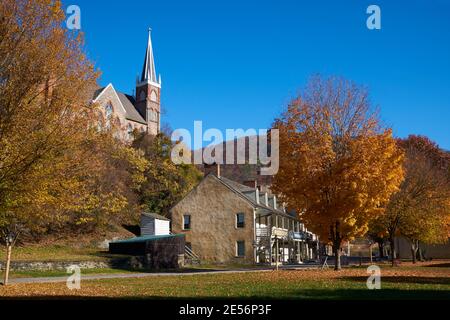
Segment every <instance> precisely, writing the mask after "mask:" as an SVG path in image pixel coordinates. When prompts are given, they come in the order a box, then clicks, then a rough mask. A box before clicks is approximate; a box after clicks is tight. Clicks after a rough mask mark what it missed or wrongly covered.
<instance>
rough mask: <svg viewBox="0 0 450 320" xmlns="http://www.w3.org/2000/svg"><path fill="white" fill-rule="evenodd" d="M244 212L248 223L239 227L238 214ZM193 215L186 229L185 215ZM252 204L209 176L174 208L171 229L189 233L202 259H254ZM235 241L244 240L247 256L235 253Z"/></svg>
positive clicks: (232, 260)
mask: <svg viewBox="0 0 450 320" xmlns="http://www.w3.org/2000/svg"><path fill="white" fill-rule="evenodd" d="M237 213H244V215H245V227H244V228H236V214H237ZM184 214H189V215H191V229H190V230H183V215H184ZM253 230H254V216H253V207H252V206H251V204H250V203H249V202H247V201H246V200H244V199H243V198H241V197H240V196H239V195H237V194H236V193H234V192H233V191H231V190H230V189H229V188H227V187H226V186H224V185H223V184H222V183H221V182H220V181H218V180H217V177H215V176H213V175H209V176H207V177H206V178H205V179H203V181H202V182H201V183H200V184H199V185H198V186H197V187H196V188H195V189H194V190H192V191H191V192H190V193H189V194H188V195H187V196H186V197H185V198H184V199H183V200H181V201H180V202H179V203H178V204H177V205H176V206H175V207H174V208H173V209H172V232H173V233H182V234H184V235H185V236H186V243H190V244H191V247H192V250H193V251H194V253H196V254H197V255H198V256H199V257H200V259H201V262H202V263H203V262H212V263H247V264H248V263H253V262H254V252H253V236H254V231H253ZM236 241H245V257H236Z"/></svg>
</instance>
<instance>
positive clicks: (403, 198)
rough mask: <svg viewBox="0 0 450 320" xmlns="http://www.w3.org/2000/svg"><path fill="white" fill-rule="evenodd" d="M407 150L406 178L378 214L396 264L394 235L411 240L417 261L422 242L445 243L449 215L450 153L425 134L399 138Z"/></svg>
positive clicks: (399, 141)
mask: <svg viewBox="0 0 450 320" xmlns="http://www.w3.org/2000/svg"><path fill="white" fill-rule="evenodd" d="M398 145H399V146H400V148H402V149H403V150H404V153H405V162H404V170H405V179H404V181H403V182H402V184H401V186H400V190H399V191H398V192H396V193H395V194H394V195H393V196H392V197H391V199H390V201H389V204H388V206H387V208H386V211H385V212H384V214H383V215H381V216H380V217H379V218H377V224H378V225H381V226H382V227H383V229H384V230H385V232H386V234H387V238H388V240H389V243H390V246H391V260H392V265H394V259H395V258H396V247H395V241H394V238H395V237H396V236H398V235H402V236H404V237H406V238H408V239H409V240H410V242H411V256H412V259H413V262H414V263H415V262H416V256H417V254H418V253H419V244H420V243H429V244H436V243H445V242H446V241H447V239H448V233H447V227H448V219H449V216H450V157H449V155H448V153H446V152H445V151H443V150H441V149H440V148H439V147H438V146H437V145H436V144H435V143H434V142H432V141H431V140H430V139H428V138H427V137H424V136H415V135H410V136H409V137H408V138H407V139H400V140H398Z"/></svg>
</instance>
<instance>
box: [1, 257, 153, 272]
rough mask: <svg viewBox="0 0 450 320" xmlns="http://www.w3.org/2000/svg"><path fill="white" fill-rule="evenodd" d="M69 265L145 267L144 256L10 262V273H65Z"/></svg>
mask: <svg viewBox="0 0 450 320" xmlns="http://www.w3.org/2000/svg"><path fill="white" fill-rule="evenodd" d="M71 265H77V266H79V267H80V268H81V269H102V268H117V269H141V268H146V267H147V263H146V259H145V257H144V256H131V257H126V258H117V259H110V260H108V261H12V262H11V271H31V270H34V271H49V270H58V271H66V270H67V268H68V267H69V266H71ZM4 267H5V263H4V261H2V262H0V270H4Z"/></svg>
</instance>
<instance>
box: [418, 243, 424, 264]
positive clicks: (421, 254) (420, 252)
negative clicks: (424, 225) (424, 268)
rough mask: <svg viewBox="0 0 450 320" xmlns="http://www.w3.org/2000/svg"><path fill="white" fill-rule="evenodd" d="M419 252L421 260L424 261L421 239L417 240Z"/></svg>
mask: <svg viewBox="0 0 450 320" xmlns="http://www.w3.org/2000/svg"><path fill="white" fill-rule="evenodd" d="M417 252H418V255H419V261H420V262H422V261H424V259H423V252H422V248H421V247H420V241H417Z"/></svg>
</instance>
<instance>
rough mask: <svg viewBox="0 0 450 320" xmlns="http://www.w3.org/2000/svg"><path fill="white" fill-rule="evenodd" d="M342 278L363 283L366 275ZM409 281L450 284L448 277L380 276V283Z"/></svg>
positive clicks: (412, 282)
mask: <svg viewBox="0 0 450 320" xmlns="http://www.w3.org/2000/svg"><path fill="white" fill-rule="evenodd" d="M342 280H349V281H355V282H359V283H365V282H366V280H367V277H343V278H342ZM383 282H387V283H410V284H429V285H436V284H444V285H450V277H447V278H444V277H404V276H382V277H381V283H383Z"/></svg>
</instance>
